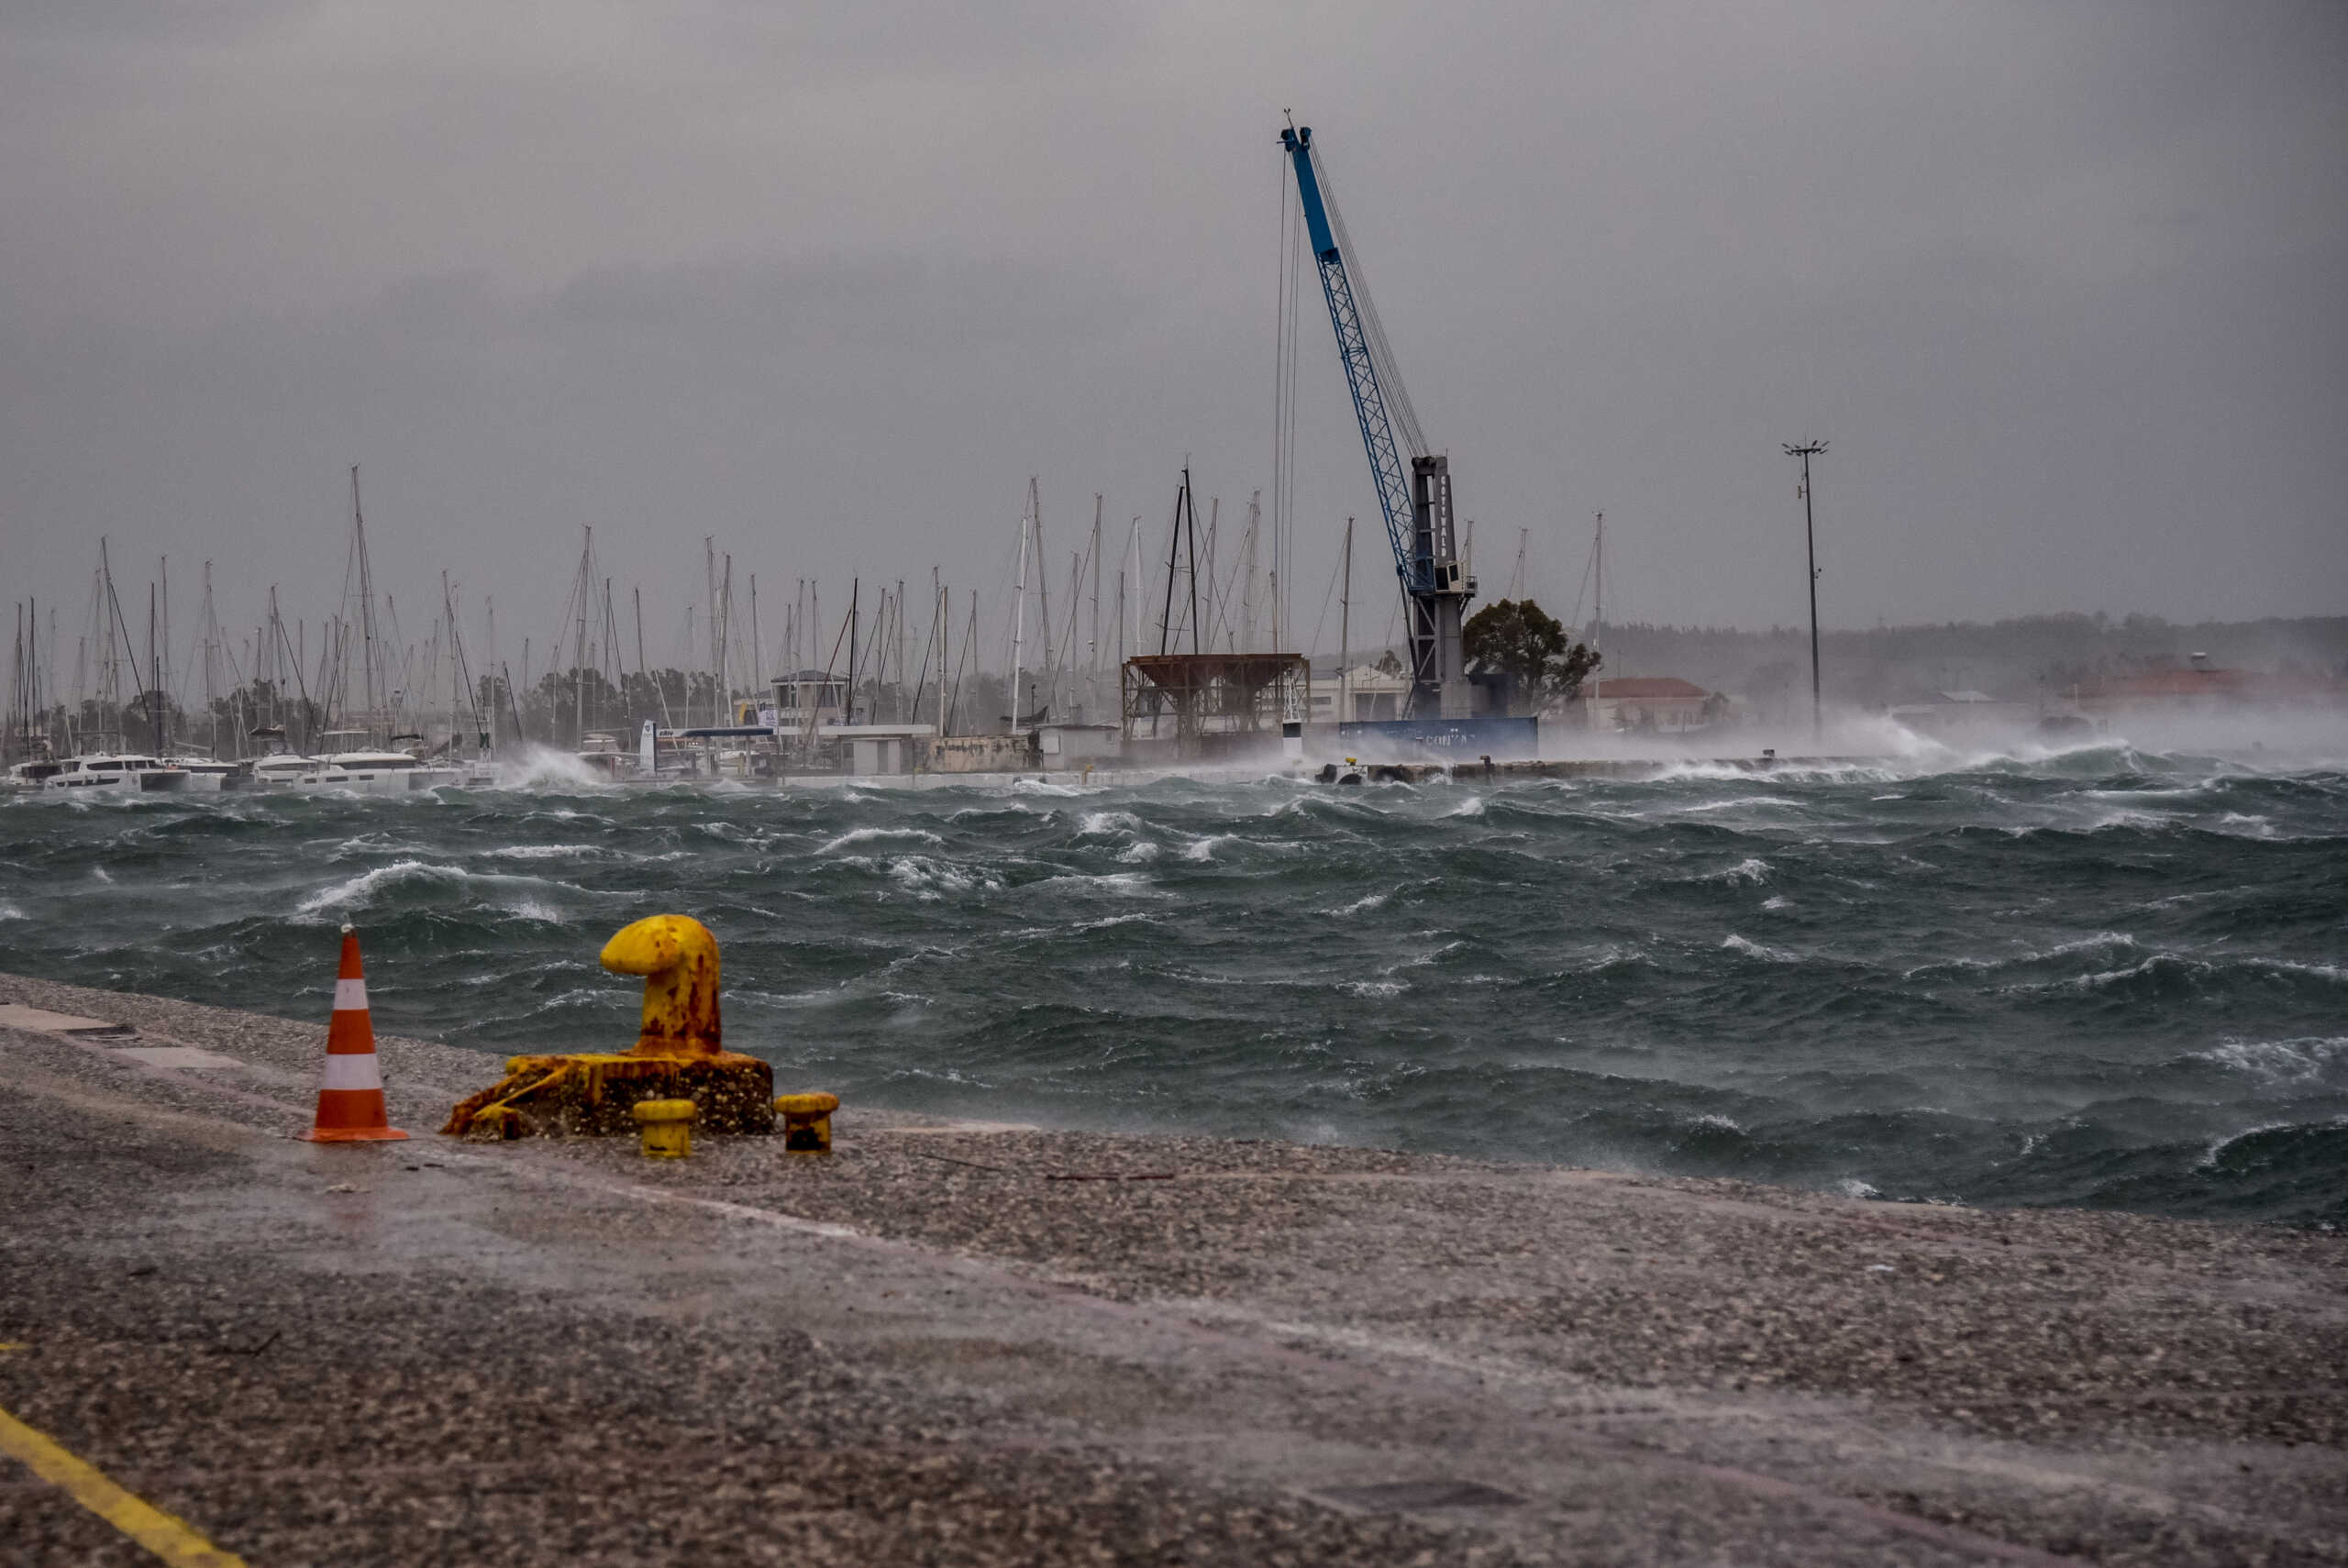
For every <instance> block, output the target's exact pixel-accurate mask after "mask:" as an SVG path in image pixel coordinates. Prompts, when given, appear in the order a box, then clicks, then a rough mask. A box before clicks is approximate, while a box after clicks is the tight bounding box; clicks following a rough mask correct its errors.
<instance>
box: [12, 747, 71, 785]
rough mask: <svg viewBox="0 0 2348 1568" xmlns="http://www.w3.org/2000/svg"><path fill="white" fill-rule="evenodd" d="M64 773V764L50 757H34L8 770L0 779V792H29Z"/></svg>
mask: <svg viewBox="0 0 2348 1568" xmlns="http://www.w3.org/2000/svg"><path fill="white" fill-rule="evenodd" d="M64 771H65V764H63V763H61V762H58V761H54V760H52V759H51V758H50V757H46V756H36V757H34V758H32V759H31V760H30V761H28V762H20V763H18V764H17V765H16V766H15V767H11V768H10V769H8V771H7V774H6V776H5V777H0V790H12V791H18V792H29V791H31V790H38V789H39V788H40V787H41V785H42V784H43V783H44V782H45V781H47V780H48V779H50V778H55V777H56V776H57V775H58V774H60V773H62V772H64Z"/></svg>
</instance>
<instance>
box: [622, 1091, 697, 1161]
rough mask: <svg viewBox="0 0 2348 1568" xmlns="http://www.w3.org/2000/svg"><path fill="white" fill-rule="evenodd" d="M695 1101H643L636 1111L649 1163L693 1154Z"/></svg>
mask: <svg viewBox="0 0 2348 1568" xmlns="http://www.w3.org/2000/svg"><path fill="white" fill-rule="evenodd" d="M693 1110H694V1107H693V1102H692V1100H689V1099H639V1100H637V1102H636V1105H635V1107H634V1108H633V1110H632V1114H633V1115H634V1116H635V1117H636V1125H637V1131H638V1132H640V1133H641V1134H642V1136H643V1139H644V1156H645V1158H647V1159H648V1160H681V1159H683V1158H684V1157H685V1156H686V1155H688V1154H692V1152H693Z"/></svg>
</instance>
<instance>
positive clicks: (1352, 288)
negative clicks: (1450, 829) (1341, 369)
mask: <svg viewBox="0 0 2348 1568" xmlns="http://www.w3.org/2000/svg"><path fill="white" fill-rule="evenodd" d="M1280 145H1281V147H1283V148H1284V149H1287V152H1288V155H1289V158H1290V160H1291V161H1293V162H1294V163H1295V165H1296V191H1297V196H1298V199H1299V200H1300V201H1301V202H1302V204H1303V206H1304V226H1305V233H1306V237H1307V238H1308V239H1309V240H1310V242H1311V244H1312V255H1313V260H1314V263H1315V266H1316V267H1317V269H1318V271H1320V274H1321V295H1322V298H1323V299H1324V300H1325V301H1327V302H1328V306H1329V325H1330V326H1332V327H1334V328H1335V331H1336V334H1337V358H1338V359H1339V360H1340V361H1341V362H1342V363H1343V364H1344V366H1345V369H1346V386H1347V387H1349V388H1350V389H1352V392H1353V397H1354V417H1355V418H1356V419H1357V421H1358V422H1359V423H1360V425H1361V444H1362V448H1363V450H1365V451H1366V452H1368V455H1369V469H1370V474H1371V476H1372V478H1373V479H1374V480H1376V482H1377V485H1378V503H1379V508H1380V509H1381V510H1382V511H1383V512H1384V513H1385V515H1386V537H1387V542H1388V543H1389V544H1390V545H1392V546H1393V547H1394V573H1395V576H1396V577H1397V578H1399V579H1400V580H1401V588H1402V599H1403V602H1404V603H1405V605H1406V606H1407V607H1408V610H1409V614H1408V616H1407V624H1408V631H1409V635H1410V645H1411V710H1410V716H1411V717H1412V718H1420V719H1465V718H1468V717H1470V716H1472V714H1473V712H1474V708H1475V701H1474V700H1475V692H1474V690H1473V688H1472V687H1471V686H1470V685H1469V683H1468V681H1467V670H1466V669H1465V668H1464V661H1463V659H1462V657H1461V653H1460V645H1459V624H1460V619H1461V617H1462V616H1463V615H1464V614H1465V613H1466V611H1467V601H1468V600H1470V599H1472V598H1474V597H1475V595H1476V580H1475V579H1473V578H1471V577H1468V576H1467V574H1466V573H1465V571H1464V570H1463V569H1461V566H1460V561H1459V550H1458V546H1457V542H1456V540H1457V534H1456V529H1455V527H1454V525H1453V522H1452V503H1451V459H1450V458H1449V457H1448V456H1447V455H1445V454H1443V453H1438V452H1431V451H1429V450H1428V449H1427V443H1426V440H1425V437H1424V436H1422V435H1421V434H1420V432H1419V428H1418V421H1417V419H1416V418H1415V416H1414V415H1413V414H1412V410H1411V403H1410V398H1409V395H1408V394H1407V393H1406V392H1404V391H1403V388H1402V378H1401V372H1400V371H1399V370H1397V369H1396V368H1395V365H1394V359H1393V355H1392V353H1391V352H1390V350H1389V349H1388V348H1387V346H1386V335H1385V333H1384V331H1383V330H1381V329H1380V327H1379V324H1378V313H1377V311H1376V310H1375V308H1373V307H1372V306H1371V304H1370V302H1369V294H1368V291H1367V289H1364V288H1361V287H1358V286H1357V284H1356V282H1354V280H1353V279H1352V278H1351V277H1350V276H1349V275H1348V274H1347V272H1346V257H1345V252H1344V250H1343V249H1341V248H1340V246H1339V242H1340V240H1341V239H1342V238H1343V237H1344V233H1345V220H1344V219H1343V218H1342V217H1340V216H1338V215H1336V212H1335V206H1334V205H1333V204H1332V203H1331V202H1330V201H1328V200H1327V199H1325V198H1324V193H1323V192H1324V185H1325V184H1326V181H1325V180H1324V178H1323V176H1322V174H1321V171H1320V164H1319V160H1318V159H1317V158H1316V156H1315V155H1314V153H1313V150H1312V127H1310V126H1291V127H1288V128H1287V129H1285V130H1283V131H1281V132H1280ZM1346 248H1350V241H1347V242H1346Z"/></svg>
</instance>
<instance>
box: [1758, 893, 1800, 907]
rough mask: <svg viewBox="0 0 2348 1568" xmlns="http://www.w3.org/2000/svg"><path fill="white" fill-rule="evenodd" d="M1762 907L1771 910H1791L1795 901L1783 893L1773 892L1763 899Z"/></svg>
mask: <svg viewBox="0 0 2348 1568" xmlns="http://www.w3.org/2000/svg"><path fill="white" fill-rule="evenodd" d="M1761 907H1762V908H1763V909H1765V910H1770V911H1777V910H1789V909H1791V908H1793V907H1794V901H1793V900H1791V899H1789V898H1788V897H1786V896H1785V894H1783V893H1773V894H1771V895H1770V896H1769V897H1768V898H1766V899H1764V900H1761Z"/></svg>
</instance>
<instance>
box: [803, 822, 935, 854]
mask: <svg viewBox="0 0 2348 1568" xmlns="http://www.w3.org/2000/svg"><path fill="white" fill-rule="evenodd" d="M888 838H909V839H913V840H914V841H915V842H916V843H920V844H930V845H940V846H943V845H944V844H945V843H946V841H945V840H944V839H942V838H940V837H938V836H937V835H936V834H934V833H932V832H930V831H929V830H928V829H927V828H886V827H860V828H850V829H848V831H847V832H846V833H844V834H840V835H839V837H837V838H836V839H833V840H832V841H831V842H830V843H828V844H825V845H821V846H819V847H818V848H817V849H816V851H815V853H816V854H818V855H836V854H837V853H839V851H841V850H843V849H846V848H847V847H848V846H849V845H858V844H877V843H879V842H880V841H881V840H882V839H888Z"/></svg>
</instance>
